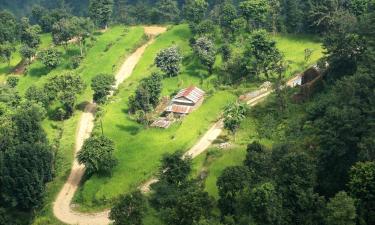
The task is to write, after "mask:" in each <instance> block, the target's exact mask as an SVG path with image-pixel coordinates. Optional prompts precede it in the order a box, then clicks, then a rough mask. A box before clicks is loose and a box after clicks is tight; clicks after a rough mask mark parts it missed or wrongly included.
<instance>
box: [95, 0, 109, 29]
mask: <svg viewBox="0 0 375 225" xmlns="http://www.w3.org/2000/svg"><path fill="white" fill-rule="evenodd" d="M112 12H113V0H90V4H89V13H90V18H91V19H92V20H93V21H94V22H95V24H96V25H97V26H99V27H100V28H107V27H108V23H109V21H110V19H111V16H112Z"/></svg>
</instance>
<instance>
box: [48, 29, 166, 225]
mask: <svg viewBox="0 0 375 225" xmlns="http://www.w3.org/2000/svg"><path fill="white" fill-rule="evenodd" d="M144 29H145V33H146V34H147V35H148V36H149V37H150V38H151V39H150V41H148V42H147V43H146V44H145V45H143V46H142V47H140V48H138V49H137V50H136V51H135V52H134V53H133V54H132V55H131V56H129V58H127V60H126V61H125V62H124V64H123V65H122V67H121V69H120V70H119V72H118V73H117V75H116V84H115V87H116V88H118V86H119V85H120V84H121V83H122V82H123V81H124V80H126V79H127V78H128V77H129V76H130V75H131V74H132V72H133V70H134V68H135V66H136V65H137V63H138V61H139V60H140V58H141V57H142V55H143V53H144V51H145V50H146V48H147V46H149V45H150V44H152V42H153V41H154V37H155V36H157V35H159V34H161V33H163V32H165V31H166V28H165V27H145V28H144ZM95 109H96V105H95V104H94V103H89V104H88V105H87V106H86V108H85V110H84V112H83V114H82V116H81V119H80V121H79V125H78V130H77V134H76V143H75V150H74V151H75V155H76V154H77V153H78V152H79V151H80V149H81V148H82V145H83V142H84V141H85V140H86V139H87V138H89V137H90V135H91V132H92V130H93V128H94V115H95ZM84 172H85V167H84V166H83V165H79V163H78V162H77V159H75V160H74V162H73V166H72V169H71V172H70V175H69V178H68V180H67V182H66V183H65V184H64V186H63V188H62V190H61V191H60V193H59V194H58V196H57V198H56V201H55V202H54V204H53V213H54V215H55V216H56V218H58V219H59V220H61V221H62V222H64V223H67V224H78V225H106V224H109V223H110V222H111V221H110V220H109V219H108V215H109V211H104V212H100V213H94V214H89V213H79V212H74V210H73V209H72V207H71V201H72V199H73V196H74V193H75V192H76V191H77V188H78V187H79V184H80V181H81V179H82V176H83V174H84Z"/></svg>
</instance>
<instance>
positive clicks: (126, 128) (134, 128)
mask: <svg viewBox="0 0 375 225" xmlns="http://www.w3.org/2000/svg"><path fill="white" fill-rule="evenodd" d="M116 127H118V128H119V129H120V130H122V131H125V132H128V133H130V134H131V135H133V136H134V135H137V134H138V133H139V131H140V130H141V129H142V128H141V127H139V126H131V125H130V126H125V125H121V124H117V125H116Z"/></svg>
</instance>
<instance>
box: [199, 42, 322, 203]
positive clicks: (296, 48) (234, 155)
mask: <svg viewBox="0 0 375 225" xmlns="http://www.w3.org/2000/svg"><path fill="white" fill-rule="evenodd" d="M275 40H276V41H277V46H278V48H279V49H280V50H281V51H282V52H283V53H284V55H285V58H286V60H290V61H291V62H292V63H291V67H290V69H289V71H288V74H287V77H291V76H292V75H295V74H296V73H299V72H302V71H303V70H304V69H306V68H307V67H308V66H309V65H312V64H314V63H316V62H317V60H318V59H320V58H321V57H322V56H323V49H322V46H321V44H320V43H319V42H318V41H315V40H314V39H313V38H312V37H309V36H300V35H278V36H276V37H275ZM306 48H310V49H313V50H314V52H313V55H312V57H311V60H310V62H309V63H308V64H306V63H305V62H304V57H305V53H304V50H305V49H306ZM231 139H232V142H234V143H235V144H234V147H233V148H232V149H230V150H224V151H223V150H218V149H216V148H213V149H212V151H217V154H214V155H215V156H211V157H209V158H208V160H207V159H206V153H205V154H202V155H201V156H199V157H197V158H196V159H194V160H193V172H192V176H194V177H197V176H198V175H199V173H200V171H202V169H205V170H207V171H208V177H207V178H206V181H205V190H206V191H207V192H208V193H209V194H210V195H211V196H213V197H215V198H218V190H217V187H216V181H217V178H218V177H219V176H220V174H221V173H222V171H223V170H224V169H225V168H226V167H228V166H235V165H242V162H243V161H244V159H245V155H246V146H247V144H249V143H251V142H252V141H254V140H258V141H260V142H261V143H262V144H264V145H266V146H272V141H271V140H268V139H259V136H258V134H257V131H256V127H255V120H254V118H251V117H249V118H246V119H245V120H244V121H243V123H242V124H241V128H240V130H239V131H238V133H237V135H236V140H235V141H234V140H233V137H231Z"/></svg>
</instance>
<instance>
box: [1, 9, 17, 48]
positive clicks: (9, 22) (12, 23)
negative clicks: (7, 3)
mask: <svg viewBox="0 0 375 225" xmlns="http://www.w3.org/2000/svg"><path fill="white" fill-rule="evenodd" d="M17 33H18V31H17V20H16V18H15V16H14V15H13V14H12V13H11V12H9V11H6V10H2V11H0V44H4V43H6V42H8V43H12V42H14V41H15V40H17Z"/></svg>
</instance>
